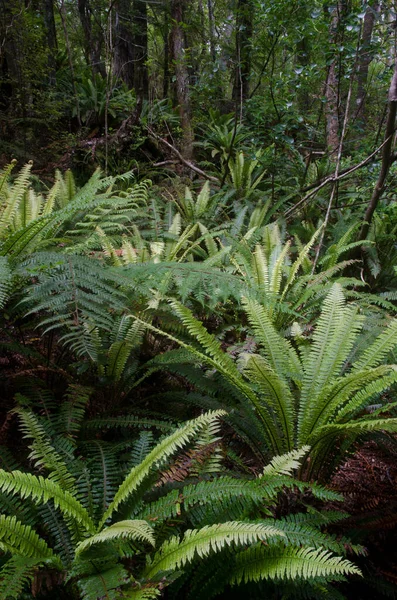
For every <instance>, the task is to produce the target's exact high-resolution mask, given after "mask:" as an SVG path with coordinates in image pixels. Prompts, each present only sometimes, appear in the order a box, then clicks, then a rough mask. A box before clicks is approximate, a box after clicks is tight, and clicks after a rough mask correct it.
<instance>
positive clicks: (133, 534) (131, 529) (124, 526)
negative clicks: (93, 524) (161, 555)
mask: <svg viewBox="0 0 397 600" xmlns="http://www.w3.org/2000/svg"><path fill="white" fill-rule="evenodd" d="M117 540H141V541H145V542H148V543H149V544H151V545H152V546H154V545H155V540H154V535H153V530H152V528H151V527H150V525H149V524H148V523H147V522H146V521H118V522H117V523H114V524H113V525H110V527H106V529H104V530H103V531H100V532H99V533H97V534H95V535H93V536H91V537H89V538H88V539H86V540H84V541H83V542H81V543H80V544H79V545H78V546H77V548H76V556H78V555H79V554H81V553H82V552H84V551H85V550H88V548H91V546H94V545H96V544H101V543H103V542H109V541H117Z"/></svg>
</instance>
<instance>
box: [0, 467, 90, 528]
mask: <svg viewBox="0 0 397 600" xmlns="http://www.w3.org/2000/svg"><path fill="white" fill-rule="evenodd" d="M0 490H1V491H2V492H6V493H14V494H18V495H20V496H21V497H22V498H32V500H33V501H34V502H35V503H36V504H38V505H40V504H41V503H43V502H48V501H50V500H52V501H53V502H54V505H55V506H56V507H57V508H59V510H60V511H61V512H62V513H63V514H64V515H66V516H68V517H71V518H72V519H73V520H74V521H76V522H77V523H79V524H81V525H82V526H83V527H84V529H85V530H86V531H87V532H89V533H95V530H96V528H95V526H94V523H93V522H92V520H91V518H90V517H89V515H88V513H87V511H86V510H85V508H84V507H83V506H82V505H81V504H80V503H79V502H78V501H77V500H76V498H75V497H74V496H72V494H70V492H68V491H66V490H65V491H64V490H63V489H62V488H61V487H60V485H58V484H57V483H55V482H53V481H51V480H49V479H45V478H44V477H42V476H41V475H39V476H38V477H36V476H35V475H31V474H30V473H22V472H20V471H12V472H11V473H7V472H6V471H3V470H0Z"/></svg>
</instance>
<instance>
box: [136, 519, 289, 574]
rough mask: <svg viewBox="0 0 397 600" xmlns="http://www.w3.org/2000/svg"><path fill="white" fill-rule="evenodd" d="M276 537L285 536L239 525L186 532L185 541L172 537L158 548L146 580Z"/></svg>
mask: <svg viewBox="0 0 397 600" xmlns="http://www.w3.org/2000/svg"><path fill="white" fill-rule="evenodd" d="M275 536H281V537H284V533H283V532H282V531H281V530H280V529H277V527H274V526H272V525H262V524H261V523H244V522H240V521H230V522H227V523H218V524H216V525H210V526H207V527H203V528H202V529H191V530H188V531H186V532H185V534H184V536H183V538H182V540H180V539H179V538H178V537H172V538H171V539H170V540H168V541H166V542H165V543H164V544H163V545H162V546H161V547H160V548H159V550H158V551H157V552H156V554H155V556H154V557H153V560H152V562H151V564H149V565H148V567H147V569H146V572H145V576H146V578H148V579H152V578H153V577H155V576H156V574H157V573H159V572H162V571H170V570H174V569H179V568H181V567H183V566H184V565H185V564H186V563H188V562H191V561H192V560H194V559H195V558H196V557H197V558H204V557H205V556H208V555H209V554H211V553H212V552H219V551H220V550H222V549H223V548H225V547H226V546H230V545H232V544H233V545H234V544H239V545H240V544H244V545H246V544H252V543H254V542H256V541H259V540H261V541H263V540H267V539H269V538H271V537H275Z"/></svg>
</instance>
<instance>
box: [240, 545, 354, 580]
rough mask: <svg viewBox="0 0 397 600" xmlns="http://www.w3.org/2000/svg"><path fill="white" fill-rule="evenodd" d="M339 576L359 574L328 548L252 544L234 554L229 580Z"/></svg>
mask: <svg viewBox="0 0 397 600" xmlns="http://www.w3.org/2000/svg"><path fill="white" fill-rule="evenodd" d="M339 575H361V571H360V569H358V567H356V566H355V565H354V564H353V563H351V562H350V561H348V560H346V559H343V558H341V557H339V556H333V555H332V554H331V553H330V552H328V551H327V550H322V549H321V548H319V549H317V550H316V549H314V548H290V547H283V546H281V545H279V546H277V547H276V548H274V547H272V546H267V547H266V546H263V545H261V546H255V547H253V548H248V549H247V550H245V551H243V552H240V553H239V554H238V555H237V556H236V562H235V565H234V568H233V575H232V576H231V582H232V583H234V584H239V583H242V582H244V583H246V582H248V581H260V580H262V579H271V580H276V581H285V580H288V579H292V580H293V579H313V578H316V577H327V578H330V579H332V576H339Z"/></svg>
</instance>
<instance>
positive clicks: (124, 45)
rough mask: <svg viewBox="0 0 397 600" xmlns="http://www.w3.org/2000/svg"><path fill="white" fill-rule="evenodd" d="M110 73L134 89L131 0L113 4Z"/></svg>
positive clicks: (121, 0) (120, 0) (122, 0)
mask: <svg viewBox="0 0 397 600" xmlns="http://www.w3.org/2000/svg"><path fill="white" fill-rule="evenodd" d="M112 71H113V74H114V76H115V77H116V79H121V80H122V81H124V83H125V84H126V85H127V86H128V88H130V89H131V88H133V87H134V40H133V23H132V3H131V0H117V2H115V4H114V34H113V62H112Z"/></svg>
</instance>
